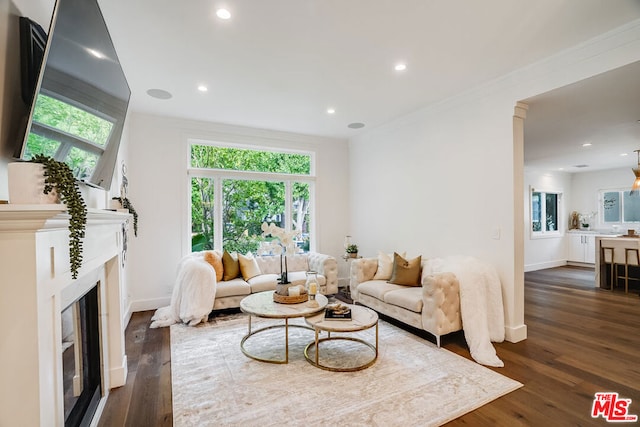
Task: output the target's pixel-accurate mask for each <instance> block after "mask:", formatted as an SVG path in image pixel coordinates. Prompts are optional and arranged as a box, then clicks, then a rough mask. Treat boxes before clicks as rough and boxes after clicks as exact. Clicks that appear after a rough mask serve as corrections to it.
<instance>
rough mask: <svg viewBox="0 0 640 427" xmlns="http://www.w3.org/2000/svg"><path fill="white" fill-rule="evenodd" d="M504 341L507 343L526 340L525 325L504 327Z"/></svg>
mask: <svg viewBox="0 0 640 427" xmlns="http://www.w3.org/2000/svg"><path fill="white" fill-rule="evenodd" d="M504 337H505V340H507V341H509V342H514V343H515V342H520V341H524V340H526V339H527V325H525V324H522V325H519V326H505V328H504Z"/></svg>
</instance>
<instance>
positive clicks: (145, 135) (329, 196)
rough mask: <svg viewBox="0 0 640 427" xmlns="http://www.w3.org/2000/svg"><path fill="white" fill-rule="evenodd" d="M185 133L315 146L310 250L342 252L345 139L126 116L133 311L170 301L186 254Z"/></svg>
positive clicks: (251, 142) (346, 176)
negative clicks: (133, 214) (133, 218)
mask: <svg viewBox="0 0 640 427" xmlns="http://www.w3.org/2000/svg"><path fill="white" fill-rule="evenodd" d="M190 138H195V139H204V140H210V141H219V142H228V143H238V144H249V145H253V146H269V147H279V148H295V149H302V150H310V151H315V152H316V172H317V177H318V178H317V181H316V186H315V188H316V202H317V205H316V219H317V223H318V225H319V228H318V230H317V231H318V241H317V251H318V252H322V253H328V254H331V255H334V256H336V257H338V256H340V255H341V254H342V252H343V248H342V245H343V241H344V236H345V234H347V228H346V225H347V220H348V215H349V212H348V204H347V200H348V181H349V174H348V170H347V168H348V163H347V156H348V152H347V143H346V141H343V140H336V139H329V138H319V137H310V136H304V135H296V134H290V133H284V132H271V131H264V130H259V129H250V128H242V127H236V126H227V125H218V124H212V123H203V122H196V121H188V120H181V119H174V118H167V117H158V116H152V115H146V114H132V115H131V116H130V118H129V145H128V147H129V156H130V161H129V165H128V166H129V174H128V178H129V198H130V199H131V202H132V203H133V205H134V207H135V208H136V211H137V212H138V214H139V217H140V220H139V231H138V238H137V239H135V238H134V239H133V241H131V242H130V246H129V248H130V250H129V257H128V266H129V269H130V273H131V274H130V287H129V294H130V295H129V298H130V300H131V301H132V306H131V308H132V310H133V311H139V310H148V309H154V308H157V307H160V306H163V305H167V304H168V303H169V301H170V297H171V291H172V289H173V283H174V280H175V276H176V267H177V265H178V262H179V261H180V259H181V258H182V257H183V256H184V255H186V254H188V253H189V252H190V251H191V242H190V232H189V229H188V224H187V221H188V197H189V180H188V178H187V163H188V154H187V141H188V139H190Z"/></svg>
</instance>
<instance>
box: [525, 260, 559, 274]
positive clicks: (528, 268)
mask: <svg viewBox="0 0 640 427" xmlns="http://www.w3.org/2000/svg"><path fill="white" fill-rule="evenodd" d="M564 265H567V260H566V259H562V260H557V261H547V262H539V263H537V264H527V265H525V266H524V271H525V273H526V272H528V271H536V270H543V269H545V268H553V267H562V266H564Z"/></svg>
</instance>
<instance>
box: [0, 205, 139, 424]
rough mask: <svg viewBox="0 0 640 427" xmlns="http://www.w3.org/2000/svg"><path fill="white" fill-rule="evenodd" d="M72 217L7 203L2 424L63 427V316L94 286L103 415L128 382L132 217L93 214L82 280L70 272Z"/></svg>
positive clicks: (0, 246) (1, 263)
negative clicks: (125, 257) (127, 250)
mask: <svg viewBox="0 0 640 427" xmlns="http://www.w3.org/2000/svg"><path fill="white" fill-rule="evenodd" d="M68 218H69V216H68V214H67V213H66V208H65V206H64V205H60V204H54V205H42V204H41V205H15V204H8V205H0V321H1V322H2V323H1V324H2V325H3V327H2V331H1V332H0V426H4V425H29V426H50V425H55V426H62V425H64V406H63V400H62V394H63V387H62V339H61V338H62V336H61V335H62V332H61V312H62V310H63V309H64V308H65V307H66V304H68V302H69V301H73V300H74V298H77V297H80V296H81V295H82V294H81V292H84V290H85V289H86V288H87V287H88V286H93V284H95V283H98V284H99V288H98V290H99V300H100V337H101V352H102V365H103V367H102V375H103V386H102V391H103V393H102V395H103V398H102V400H101V403H100V405H99V408H98V413H97V414H98V415H99V413H100V412H101V410H102V407H103V406H104V402H105V401H106V397H107V396H108V393H109V390H110V389H112V388H114V387H119V386H121V385H124V383H125V382H126V377H127V357H126V354H125V347H124V327H125V325H124V322H123V313H124V310H123V307H122V300H121V298H120V295H121V292H122V289H123V286H124V280H125V278H124V277H125V276H124V267H123V263H122V251H123V239H124V236H123V224H125V223H126V222H127V221H128V220H129V218H130V215H129V214H127V213H120V212H113V211H106V210H89V212H88V214H87V228H86V233H85V238H84V240H83V262H82V266H81V268H80V269H79V271H78V278H77V279H72V277H71V272H70V267H69V238H68V235H69V233H68V229H67V227H68ZM125 232H126V231H125ZM76 294H77V295H76ZM97 418H98V417H96V418H95V419H94V422H95V421H96V420H97Z"/></svg>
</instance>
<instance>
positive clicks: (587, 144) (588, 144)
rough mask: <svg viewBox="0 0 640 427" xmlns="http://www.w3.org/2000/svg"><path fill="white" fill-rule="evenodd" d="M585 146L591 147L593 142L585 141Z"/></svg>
mask: <svg viewBox="0 0 640 427" xmlns="http://www.w3.org/2000/svg"><path fill="white" fill-rule="evenodd" d="M582 146H583V147H591V143H590V142H585V143H584V144H582Z"/></svg>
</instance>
